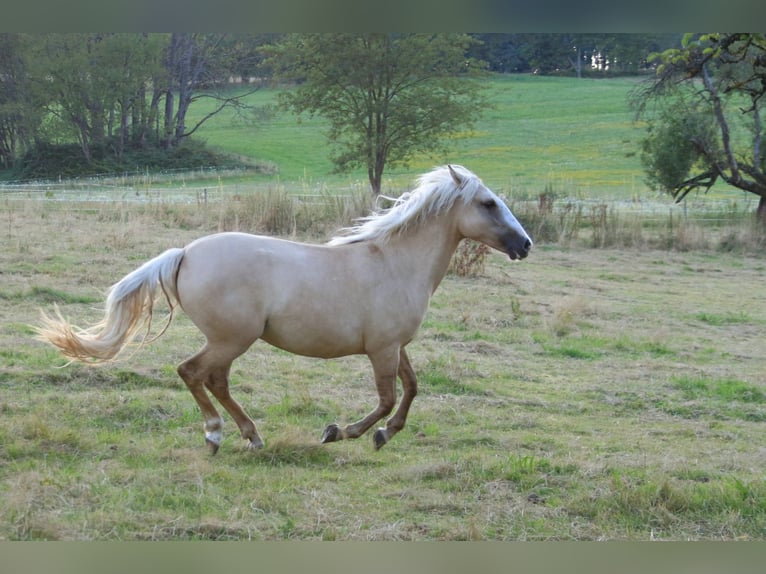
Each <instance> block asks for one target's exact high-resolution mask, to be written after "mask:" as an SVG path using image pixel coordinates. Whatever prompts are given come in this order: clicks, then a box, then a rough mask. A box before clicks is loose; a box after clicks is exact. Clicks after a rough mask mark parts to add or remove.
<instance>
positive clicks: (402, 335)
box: [36, 165, 532, 454]
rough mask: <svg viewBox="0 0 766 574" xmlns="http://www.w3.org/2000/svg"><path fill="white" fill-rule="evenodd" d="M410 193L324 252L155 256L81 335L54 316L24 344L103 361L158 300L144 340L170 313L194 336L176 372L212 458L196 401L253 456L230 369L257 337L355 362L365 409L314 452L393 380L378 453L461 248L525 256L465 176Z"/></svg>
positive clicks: (113, 293)
mask: <svg viewBox="0 0 766 574" xmlns="http://www.w3.org/2000/svg"><path fill="white" fill-rule="evenodd" d="M416 184H417V185H416V186H415V187H414V189H412V191H410V192H406V193H404V194H402V195H401V196H400V197H399V198H397V199H394V200H393V205H392V206H391V207H389V208H388V209H381V210H374V211H373V212H372V213H371V214H370V215H369V216H367V217H363V218H361V219H359V220H357V221H356V222H355V224H354V225H352V226H351V227H349V228H345V229H342V230H340V231H339V232H338V233H339V234H338V235H337V236H335V237H333V238H332V239H331V240H330V241H329V242H328V243H326V244H309V243H299V242H294V241H288V240H285V239H280V238H275V237H267V236H260V235H251V234H246V233H239V232H222V233H216V234H212V235H207V236H204V237H201V238H199V239H196V240H195V241H193V242H191V243H189V244H188V245H186V246H185V247H183V248H171V249H168V250H167V251H165V252H164V253H162V254H161V255H159V256H157V257H155V258H154V259H151V260H150V261H147V262H146V263H144V264H143V265H141V266H140V267H139V268H137V269H136V270H134V271H133V272H131V273H129V274H128V275H126V276H125V277H124V278H122V279H121V280H120V281H118V282H117V283H115V284H114V285H112V287H111V288H110V289H109V290H108V292H107V297H106V301H105V308H104V315H103V318H102V319H101V320H100V321H99V322H98V323H96V324H94V325H92V326H90V327H88V328H86V329H80V328H78V327H76V326H73V325H71V324H70V323H69V322H68V321H67V320H66V319H65V318H64V317H63V316H62V315H61V313H60V311H59V309H58V308H55V317H52V316H50V315H48V314H46V313H45V312H44V311H43V312H41V316H42V318H41V324H39V325H38V326H37V327H36V331H37V333H36V336H37V338H38V339H40V340H42V341H45V342H47V343H50V344H52V345H53V346H55V347H57V348H58V349H59V350H60V351H61V353H63V355H64V356H66V357H68V358H70V359H71V361H81V362H94V363H101V362H108V361H112V360H115V358H116V357H117V356H118V355H119V354H120V352H121V351H123V350H124V349H125V348H126V347H127V346H128V345H129V344H130V343H131V341H133V339H134V338H135V336H136V335H137V333H138V331H139V330H142V329H146V336H145V337H144V342H146V340H147V338H148V334H149V329H150V327H151V318H152V315H153V311H154V304H155V302H156V300H157V299H159V297H160V293H161V294H162V295H164V297H165V300H166V301H167V303H168V306H169V307H170V314H169V316H168V318H167V322H166V324H165V326H164V328H163V329H162V330H161V331H160V333H159V334H157V335H156V336H154V337H153V338H152V339H151V341H154V340H156V339H157V338H159V337H160V336H161V335H162V334H163V333H164V332H165V331H166V329H167V328H168V327H169V325H170V322H171V321H172V319H173V312H174V310H175V308H176V307H177V306H180V308H181V309H182V310H183V312H184V313H186V315H187V316H188V317H189V318H190V319H191V321H192V322H193V323H194V325H195V326H196V327H197V328H198V329H199V330H200V331H201V332H202V334H203V335H204V336H205V339H206V343H205V345H204V347H203V348H202V349H201V350H200V351H199V352H198V353H196V354H195V355H193V356H191V357H190V358H188V359H187V360H185V361H183V362H182V363H181V364H180V365H179V366H178V368H177V372H178V375H179V376H180V378H181V379H182V380H183V381H184V382H185V383H186V385H187V387H188V388H189V390H190V391H191V394H192V396H193V397H194V399H195V400H196V402H197V404H198V405H199V409H200V411H201V413H202V417H203V419H204V433H205V441H206V444H207V446H208V447H209V450H210V451H211V453H212V454H215V453H216V452H217V451H218V449H219V447H220V445H221V441H222V438H223V432H222V431H223V419H222V417H221V416H220V414H219V413H218V411H217V410H216V407H215V406H214V404H213V402H212V400H211V398H210V396H209V395H208V391H209V392H210V393H211V394H212V395H213V396H214V397H215V398H216V399H217V400H218V402H219V403H220V404H221V405H222V406H223V407H224V408H225V409H226V411H228V413H229V414H230V415H231V417H232V418H233V419H234V421H235V422H236V424H237V426H238V427H239V431H240V434H241V436H242V438H243V439H246V440H248V441H249V443H248V445H247V446H248V448H250V449H253V450H255V449H259V448H261V447H263V446H264V443H263V440H262V439H261V437H260V435H259V434H258V431H257V430H256V426H255V423H254V422H253V420H252V419H251V418H250V417H249V416H248V415H247V414H246V413H245V411H244V410H243V408H242V407H241V406H240V404H239V403H238V402H237V401H236V400H235V399H234V398H232V396H231V394H230V393H229V370H230V368H231V365H232V362H233V361H234V360H235V359H236V358H237V357H239V356H240V355H242V354H243V353H244V352H245V351H246V350H247V349H249V348H250V346H251V345H252V344H253V343H254V342H255V341H256V340H258V339H262V340H263V341H265V342H266V343H269V344H271V345H273V346H275V347H278V348H280V349H283V350H285V351H288V352H290V353H294V354H299V355H304V356H308V357H316V358H334V357H342V356H347V355H366V356H367V357H368V359H369V361H370V363H371V365H372V370H373V373H374V378H375V386H376V388H377V394H378V403H377V406H376V407H375V408H374V409H373V410H372V411H371V412H370V413H369V414H367V415H366V416H365V417H364V418H362V419H361V420H359V421H357V422H354V423H353V424H348V425H346V426H344V427H341V426H340V425H338V424H337V423H332V424H330V425H328V426H327V427H326V428H325V429H324V432H323V434H322V437H321V443H330V442H334V441H339V440H345V439H354V438H358V437H360V436H362V435H363V434H364V433H365V432H367V431H368V430H369V429H370V428H371V427H372V426H373V425H374V424H375V423H377V422H378V421H380V420H381V419H383V418H384V417H386V416H388V415H389V414H390V413H391V412H392V411H393V409H394V406H395V403H396V379H397V376H398V378H399V379H400V380H401V384H402V389H403V392H402V397H401V400H400V403H399V407H398V409H397V410H396V412H395V413H394V414H393V416H391V417H390V418H389V419H388V420H387V421H386V423H385V426H384V427H380V428H378V429H377V430H376V431H375V432H374V433H373V443H374V448H375V450H378V449H380V448H381V447H382V446H383V445H385V444H386V443H387V442H388V441H389V440H390V439H391V438H392V437H393V436H394V435H395V434H396V433H397V432H399V431H400V430H401V429H402V428H403V427H404V425H405V421H406V419H407V414H408V412H409V409H410V405H411V404H412V401H413V399H414V398H415V395H416V394H417V377H416V375H415V371H414V370H413V368H412V365H411V363H410V359H409V357H408V355H407V352H406V351H405V347H406V346H407V345H408V344H409V343H410V342H411V341H412V339H413V337H414V336H415V334H416V331H417V330H418V328H419V327H420V324H421V322H422V320H423V317H424V316H425V313H426V311H427V309H428V305H429V301H430V298H431V296H432V295H433V293H434V291H435V290H436V288H437V287H438V286H439V283H440V282H441V280H442V279H443V277H444V275H445V274H446V272H447V268H448V266H449V262H450V259H451V257H452V255H453V253H454V252H455V250H456V249H457V247H458V244H459V243H460V241H461V240H463V239H464V238H470V239H473V240H476V241H479V242H482V243H484V244H486V245H488V246H489V247H491V248H494V249H496V250H498V251H500V252H502V253H504V254H506V255H508V257H509V258H510V259H511V260H520V259H524V258H525V257H526V256H527V255H528V253H529V251H530V249H531V248H532V240H531V239H530V237H529V235H528V234H527V233H526V231H525V230H524V228H523V227H522V225H521V224H520V223H519V222H518V220H517V219H516V217H515V216H514V215H513V214H512V213H511V210H510V209H509V208H508V206H507V205H506V204H505V203H504V202H503V201H502V200H501V199H500V198H499V197H498V196H497V195H496V194H495V193H494V192H493V191H491V190H490V189H489V188H488V187H487V186H485V185H484V184H483V182H482V181H481V179H479V178H478V177H477V176H476V175H475V174H473V173H472V172H470V171H469V170H468V169H466V168H465V167H463V166H459V165H447V166H440V167H437V168H434V169H433V170H432V171H430V172H428V173H425V174H423V175H421V176H420V177H419V178H418V179H417V180H416ZM389 199H391V198H389ZM141 344H144V343H141ZM71 361H70V362H71Z"/></svg>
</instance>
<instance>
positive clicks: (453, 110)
mask: <svg viewBox="0 0 766 574" xmlns="http://www.w3.org/2000/svg"><path fill="white" fill-rule="evenodd" d="M474 41H475V40H473V39H472V38H471V37H470V36H468V35H465V34H294V35H288V36H287V37H286V38H284V39H283V41H281V42H280V43H278V44H275V45H272V46H271V48H270V50H269V52H270V54H271V58H270V61H269V62H268V63H270V64H271V65H273V67H274V70H275V73H276V75H277V78H279V79H281V80H288V81H291V82H295V86H294V87H293V88H292V89H290V90H288V91H286V92H285V93H284V94H283V99H282V105H283V106H284V108H285V109H291V110H293V111H295V112H296V113H298V114H301V113H304V112H308V113H309V114H311V115H314V114H317V115H321V116H324V117H325V118H327V120H328V121H329V124H330V127H329V131H328V134H327V135H328V140H329V141H330V142H331V144H332V151H331V153H332V155H331V159H332V161H333V163H334V165H335V170H336V172H339V173H341V172H344V171H348V170H350V169H353V168H356V167H363V168H366V170H367V175H368V178H369V181H370V186H371V188H372V192H373V193H375V194H379V193H380V190H381V182H382V177H383V172H384V169H385V167H386V166H387V165H396V164H404V165H406V162H407V160H408V159H409V158H410V157H412V155H413V154H415V153H429V152H434V151H437V150H442V149H444V143H443V141H444V139H445V138H446V137H447V136H448V135H449V134H453V133H455V132H457V131H458V130H461V129H464V128H466V127H470V126H472V125H473V122H474V121H475V120H476V119H477V118H478V116H479V114H480V113H481V111H482V109H484V108H485V107H486V105H487V101H486V99H485V98H484V97H483V95H482V93H481V86H480V84H478V83H477V82H475V81H473V80H472V79H471V77H472V76H473V75H475V74H476V73H478V72H480V71H481V69H482V64H481V63H480V62H478V61H476V60H472V59H470V58H468V57H466V51H467V50H468V48H469V47H470V46H471V44H472V43H473V42H474Z"/></svg>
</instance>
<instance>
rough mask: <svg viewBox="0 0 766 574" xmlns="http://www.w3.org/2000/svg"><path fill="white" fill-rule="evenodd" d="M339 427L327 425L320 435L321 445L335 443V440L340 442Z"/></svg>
mask: <svg viewBox="0 0 766 574" xmlns="http://www.w3.org/2000/svg"><path fill="white" fill-rule="evenodd" d="M340 439H341V435H340V427H339V426H338V425H336V424H335V423H333V424H331V425H327V428H326V429H324V432H323V433H322V444H325V443H328V442H335V441H336V440H340Z"/></svg>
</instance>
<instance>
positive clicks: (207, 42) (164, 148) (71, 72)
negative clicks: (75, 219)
mask: <svg viewBox="0 0 766 574" xmlns="http://www.w3.org/2000/svg"><path fill="white" fill-rule="evenodd" d="M473 36H474V37H475V38H476V39H477V40H480V42H477V43H476V44H475V45H473V46H471V47H470V48H469V49H468V51H467V53H466V59H467V61H468V60H472V61H480V62H483V65H485V66H486V67H487V69H488V70H490V71H492V72H499V73H510V72H515V73H540V74H567V75H577V76H584V75H589V74H590V75H592V74H597V75H600V76H603V75H611V74H621V75H622V74H636V73H641V72H642V71H643V70H645V69H647V67H648V66H649V64H648V63H647V62H648V60H647V58H648V56H649V54H651V53H652V52H656V51H660V50H663V49H665V48H667V47H672V46H674V45H676V44H678V43H679V41H680V36H678V35H668V34H662V35H657V34H654V35H651V34H474V35H473ZM280 38H281V36H280V35H279V34H252V35H248V34H194V33H163V34H159V33H157V34H154V33H129V34H125V33H50V34H18V33H3V34H0V176H2V177H5V178H6V179H7V178H11V177H12V178H25V177H46V176H51V177H56V176H60V175H62V174H66V175H76V174H84V173H93V172H103V171H110V170H120V169H130V167H131V166H135V165H138V164H140V167H144V166H146V167H152V166H153V165H158V166H161V165H162V164H163V162H165V161H166V160H167V159H168V157H170V156H172V158H173V159H174V162H177V161H178V156H179V153H178V152H179V148H183V147H184V145H188V141H187V140H188V138H189V137H190V136H191V135H192V134H194V133H195V131H196V130H197V129H198V128H199V127H200V125H202V124H203V123H204V122H205V121H207V120H208V119H210V118H211V117H212V116H214V115H215V114H216V113H217V112H218V111H220V110H222V109H224V108H231V107H240V108H244V107H245V106H244V103H243V102H244V98H245V97H246V96H247V95H248V94H249V93H251V91H252V90H256V89H258V87H259V86H262V85H264V84H266V83H267V82H269V81H270V79H271V77H272V71H271V69H270V65H269V60H268V57H267V51H266V50H264V46H267V45H271V44H274V43H275V42H278V41H279V40H280ZM232 82H238V83H240V86H245V87H247V88H248V89H238V90H236V91H233V90H231V89H228V88H229V87H230V86H231V84H232ZM201 98H207V99H212V100H215V105H214V106H213V107H212V109H213V111H212V112H211V113H209V114H207V115H206V116H204V117H202V118H201V119H199V120H196V121H194V122H190V121H189V120H188V116H187V112H188V110H189V108H190V106H192V105H193V104H194V102H195V101H197V100H200V99H201ZM185 142H186V144H185ZM59 146H63V147H64V149H57V148H58V147H59ZM199 152H200V150H199V149H196V150H195V153H193V154H188V153H187V154H180V155H181V156H183V157H185V158H187V159H188V157H189V155H193V156H195V157H197V158H203V159H204V161H212V160H211V158H209V157H207V158H205V154H200V153H199ZM57 158H58V159H59V160H60V161H59V162H58V163H56V159H57ZM190 167H194V166H190Z"/></svg>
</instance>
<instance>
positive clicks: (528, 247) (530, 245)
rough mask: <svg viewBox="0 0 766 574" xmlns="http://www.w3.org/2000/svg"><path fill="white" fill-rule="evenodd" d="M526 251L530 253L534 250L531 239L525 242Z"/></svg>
mask: <svg viewBox="0 0 766 574" xmlns="http://www.w3.org/2000/svg"><path fill="white" fill-rule="evenodd" d="M524 249H525V250H526V251H529V250H530V249H532V241H531V240H530V239H527V240H526V241H525V242H524Z"/></svg>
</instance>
